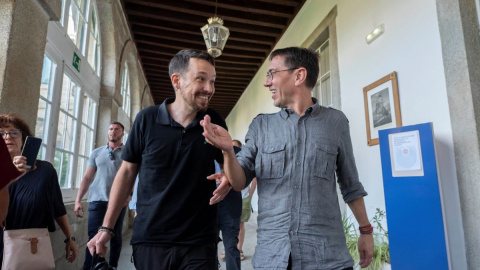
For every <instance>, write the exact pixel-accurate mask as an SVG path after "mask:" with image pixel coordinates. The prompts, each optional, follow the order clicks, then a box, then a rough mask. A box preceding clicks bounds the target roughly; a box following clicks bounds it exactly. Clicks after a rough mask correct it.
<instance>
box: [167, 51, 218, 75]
mask: <svg viewBox="0 0 480 270" xmlns="http://www.w3.org/2000/svg"><path fill="white" fill-rule="evenodd" d="M190 58H197V59H203V60H205V61H208V62H209V63H210V64H212V66H215V61H214V60H213V57H212V56H211V55H210V54H208V53H207V52H204V51H199V50H192V49H187V50H181V51H179V52H178V53H177V54H175V56H173V58H172V60H170V64H169V65H168V74H169V76H170V77H172V75H173V73H179V74H183V73H185V72H186V71H188V65H189V64H190Z"/></svg>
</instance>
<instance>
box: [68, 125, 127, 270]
mask: <svg viewBox="0 0 480 270" xmlns="http://www.w3.org/2000/svg"><path fill="white" fill-rule="evenodd" d="M123 135H124V127H123V125H122V124H121V123H120V122H116V121H113V122H111V123H110V127H109V128H108V143H107V145H106V146H101V147H99V148H97V149H95V150H93V151H92V154H91V155H90V159H89V160H88V167H87V170H86V171H85V175H84V176H83V178H82V182H81V183H80V188H79V190H78V194H77V199H76V200H75V215H76V216H77V217H82V216H83V205H82V202H81V201H82V198H83V196H85V193H87V190H88V191H89V194H88V203H89V206H88V239H89V240H90V239H92V238H93V237H94V236H95V234H96V233H97V230H98V227H100V226H102V221H103V218H104V217H105V213H106V211H107V204H108V201H109V195H110V189H111V188H112V184H113V179H114V178H115V175H116V174H117V171H118V169H119V168H120V165H121V164H122V159H121V154H122V149H123V144H122V138H123ZM89 187H90V188H89ZM124 204H125V201H124ZM124 206H126V205H124ZM125 209H126V208H125V207H123V208H122V211H121V213H120V215H119V217H118V219H116V222H115V226H114V227H113V231H114V233H115V235H116V237H113V238H112V242H111V243H110V260H109V264H110V265H111V266H112V267H117V265H118V259H119V258H120V252H121V251H122V227H123V218H124V216H125ZM91 263H92V256H91V255H90V252H89V251H88V249H87V250H86V252H85V262H84V264H83V269H90V267H91Z"/></svg>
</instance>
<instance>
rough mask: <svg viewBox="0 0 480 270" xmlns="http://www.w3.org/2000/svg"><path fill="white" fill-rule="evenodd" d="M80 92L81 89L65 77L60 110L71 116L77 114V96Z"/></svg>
mask: <svg viewBox="0 0 480 270" xmlns="http://www.w3.org/2000/svg"><path fill="white" fill-rule="evenodd" d="M78 91H80V87H79V86H77V85H76V84H75V83H74V82H73V81H72V80H71V79H70V77H68V76H67V75H65V74H64V76H63V87H62V98H61V103H60V108H61V109H62V110H64V111H66V112H68V114H70V115H74V113H75V111H74V110H75V96H76V95H77V92H78Z"/></svg>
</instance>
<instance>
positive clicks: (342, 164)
mask: <svg viewBox="0 0 480 270" xmlns="http://www.w3.org/2000/svg"><path fill="white" fill-rule="evenodd" d="M340 125H341V126H339V129H340V130H341V136H340V137H339V143H338V145H339V151H338V156H337V170H336V172H337V177H338V185H339V187H340V190H341V192H342V196H343V200H344V201H345V202H346V203H349V202H351V201H353V200H355V199H358V198H360V197H364V196H367V192H366V191H365V189H364V188H363V185H362V183H360V180H359V178H358V172H357V166H356V164H355V157H354V156H353V148H352V140H351V138H350V127H349V124H348V120H347V118H346V117H344V118H343V121H341V123H340Z"/></svg>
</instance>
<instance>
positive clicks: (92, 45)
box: [87, 3, 100, 75]
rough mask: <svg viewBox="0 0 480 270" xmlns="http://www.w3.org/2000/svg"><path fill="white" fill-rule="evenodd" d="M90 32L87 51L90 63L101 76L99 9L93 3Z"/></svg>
mask: <svg viewBox="0 0 480 270" xmlns="http://www.w3.org/2000/svg"><path fill="white" fill-rule="evenodd" d="M88 32H89V36H90V38H89V40H88V51H87V59H88V63H90V66H92V68H93V69H94V70H95V71H96V72H97V74H98V75H100V30H99V27H98V19H97V9H96V8H95V5H94V4H93V3H92V4H91V12H90V22H89V27H88Z"/></svg>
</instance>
